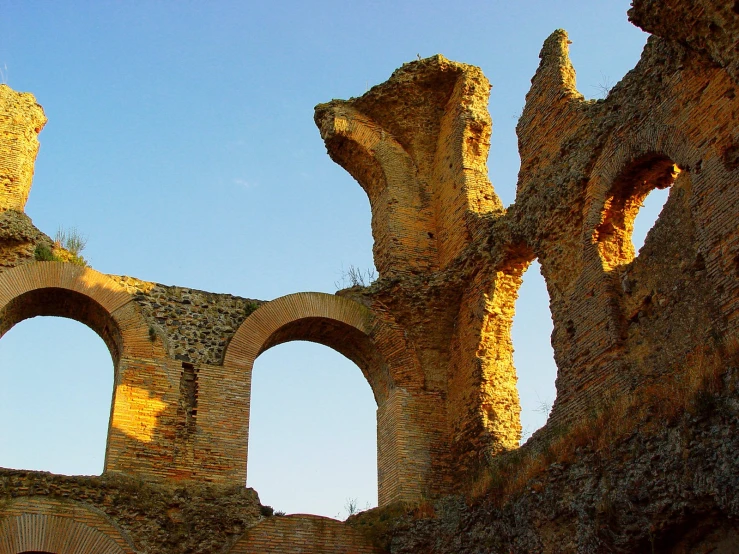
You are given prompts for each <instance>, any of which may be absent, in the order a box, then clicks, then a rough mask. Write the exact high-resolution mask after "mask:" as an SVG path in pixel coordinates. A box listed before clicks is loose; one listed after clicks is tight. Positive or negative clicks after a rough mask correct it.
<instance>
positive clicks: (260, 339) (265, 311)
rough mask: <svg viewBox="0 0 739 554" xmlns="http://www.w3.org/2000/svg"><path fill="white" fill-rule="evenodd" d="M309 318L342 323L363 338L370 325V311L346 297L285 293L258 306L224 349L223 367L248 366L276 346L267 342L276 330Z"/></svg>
mask: <svg viewBox="0 0 739 554" xmlns="http://www.w3.org/2000/svg"><path fill="white" fill-rule="evenodd" d="M311 318H320V319H325V320H331V321H335V322H337V323H343V324H344V325H347V326H348V327H351V328H353V329H355V330H357V331H359V332H360V333H362V334H363V335H366V336H369V335H370V333H371V332H372V328H373V326H374V325H373V323H374V321H373V320H374V316H373V315H372V312H370V311H369V310H368V309H367V308H365V307H364V306H362V305H361V304H359V303H357V302H355V301H353V300H349V299H348V298H342V297H340V296H334V295H332V294H326V293H322V292H298V293H295V294H289V295H287V296H282V297H280V298H277V299H275V300H272V301H271V302H268V303H266V304H262V305H261V306H260V307H259V309H258V310H256V311H255V312H254V313H253V314H251V315H250V316H249V317H248V318H247V319H246V321H244V323H243V324H242V325H241V327H239V329H238V330H237V331H236V333H235V334H234V336H233V338H232V339H231V342H230V343H229V345H228V348H227V349H226V354H225V359H224V362H225V365H227V366H230V365H236V366H242V367H243V366H247V367H251V365H252V364H253V363H254V360H255V359H256V358H257V356H259V354H261V353H262V352H264V351H265V350H267V349H268V348H270V347H272V346H275V345H277V344H279V342H274V343H270V342H269V341H270V338H271V337H272V336H273V335H274V334H275V333H276V332H277V331H278V330H280V329H281V328H283V327H285V326H286V325H288V324H290V323H294V322H296V321H298V320H301V319H303V320H304V319H311ZM283 342H284V341H283Z"/></svg>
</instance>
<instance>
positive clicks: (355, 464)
mask: <svg viewBox="0 0 739 554" xmlns="http://www.w3.org/2000/svg"><path fill="white" fill-rule="evenodd" d="M376 410H377V404H376V403H375V399H374V396H373V393H372V389H371V388H370V386H369V384H368V383H367V380H366V379H365V377H364V376H363V375H362V372H361V371H360V370H359V368H358V367H357V366H356V365H355V364H354V363H353V362H352V361H350V360H349V359H347V358H345V357H344V356H342V355H341V354H339V353H338V352H336V351H334V350H332V349H330V348H328V347H326V346H322V345H319V344H315V343H311V342H303V341H294V342H288V343H284V344H280V345H279V346H276V347H273V348H271V349H269V350H268V351H266V352H264V353H262V354H261V355H260V356H259V358H257V360H256V362H255V364H254V370H253V374H252V393H251V410H250V411H251V415H250V427H249V456H248V471H247V485H248V486H250V487H253V488H254V489H255V490H256V491H257V492H258V493H259V496H260V499H261V502H262V503H263V504H266V505H270V506H272V507H273V508H274V509H275V510H277V511H283V512H286V513H311V514H316V515H324V516H328V517H338V518H340V519H344V518H345V517H346V516H347V515H349V514H348V512H349V511H351V510H352V509H354V510H363V509H366V508H368V507H374V506H376V505H377V437H376V435H377V431H376V415H375V412H376Z"/></svg>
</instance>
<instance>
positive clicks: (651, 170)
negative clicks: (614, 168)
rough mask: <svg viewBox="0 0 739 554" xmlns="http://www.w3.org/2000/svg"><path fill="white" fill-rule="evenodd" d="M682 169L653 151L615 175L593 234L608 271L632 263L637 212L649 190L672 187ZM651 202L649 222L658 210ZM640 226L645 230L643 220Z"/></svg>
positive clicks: (638, 239)
mask: <svg viewBox="0 0 739 554" xmlns="http://www.w3.org/2000/svg"><path fill="white" fill-rule="evenodd" d="M680 171H681V169H680V168H679V167H678V166H677V165H675V163H674V162H673V161H672V160H670V159H669V158H667V157H665V156H662V155H657V154H651V155H647V156H643V157H641V158H639V159H637V160H635V161H634V162H632V163H631V164H629V166H628V167H627V168H626V169H625V170H624V171H622V172H621V173H620V174H619V176H618V177H617V178H616V180H615V181H614V183H613V186H612V187H611V190H610V192H609V194H608V196H607V197H606V201H605V204H604V207H603V213H602V215H601V223H600V224H599V225H598V226H597V227H596V229H595V234H594V238H595V241H596V242H597V244H598V250H599V251H600V255H601V259H602V261H603V266H604V268H605V269H606V270H609V271H610V270H612V269H614V268H615V267H618V266H621V265H624V264H627V263H630V262H631V261H632V260H633V259H634V258H635V257H636V245H635V242H634V241H633V240H632V238H633V234H634V231H635V220H636V216H637V214H638V213H639V211H640V209H641V208H642V206H643V205H644V203H645V200H646V198H647V196H649V193H650V192H652V191H653V190H665V189H667V188H669V187H670V186H671V185H672V184H673V183H674V182H675V180H676V179H677V177H678V175H679V174H680ZM654 203H656V204H658V203H659V195H657V197H655V199H654ZM652 204H653V202H651V201H650V202H649V210H648V214H646V215H645V216H644V219H645V223H646V224H647V225H648V224H649V222H648V220H650V219H651V216H652V215H653V212H654V211H655V210H656V207H654V206H653V205H652ZM663 204H664V202H663ZM660 209H661V208H660ZM640 219H641V218H640ZM656 219H657V216H654V221H656ZM640 227H641V228H642V229H643V227H644V224H641V221H640ZM649 229H651V225H650V226H649V227H648V228H647V231H646V232H644V231H643V230H640V232H639V237H638V238H637V241H641V243H642V244H643V240H644V238H642V236H641V234H642V233H643V236H644V237H646V234H647V232H648V230H649Z"/></svg>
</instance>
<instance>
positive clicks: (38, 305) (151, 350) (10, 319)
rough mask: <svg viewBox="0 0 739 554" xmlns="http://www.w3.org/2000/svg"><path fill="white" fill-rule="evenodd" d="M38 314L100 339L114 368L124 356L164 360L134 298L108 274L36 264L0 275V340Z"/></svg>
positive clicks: (41, 263) (69, 266)
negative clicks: (76, 323)
mask: <svg viewBox="0 0 739 554" xmlns="http://www.w3.org/2000/svg"><path fill="white" fill-rule="evenodd" d="M36 316H59V317H67V318H70V319H74V320H76V321H79V322H80V323H82V324H84V325H87V326H88V327H90V328H91V329H92V330H93V331H95V332H96V333H97V334H98V335H100V337H101V338H102V339H103V341H104V342H105V344H106V345H107V346H108V349H109V350H110V353H111V356H112V357H113V361H114V363H115V364H116V365H118V362H119V361H120V359H121V358H123V357H128V358H152V357H155V356H162V355H163V354H164V347H163V344H162V342H161V341H160V340H157V341H152V340H151V338H150V336H149V326H148V324H147V323H146V321H145V320H144V318H143V316H141V314H140V313H139V312H138V310H137V309H136V308H135V306H134V304H133V302H132V296H131V295H130V294H129V293H128V292H127V291H126V290H125V289H124V288H123V287H122V286H120V285H119V284H118V283H116V282H115V281H113V280H112V279H111V278H110V277H108V276H107V275H105V274H103V273H100V272H98V271H95V270H94V269H90V268H86V267H80V266H77V265H74V264H70V263H64V262H35V263H32V264H26V265H23V266H18V267H15V268H12V269H9V270H7V271H5V272H3V273H2V274H0V337H2V335H4V334H5V333H6V332H7V331H8V330H10V329H11V328H12V327H13V326H14V325H16V324H17V323H19V322H21V321H23V320H24V319H28V318H31V317H36Z"/></svg>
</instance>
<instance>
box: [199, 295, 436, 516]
mask: <svg viewBox="0 0 739 554" xmlns="http://www.w3.org/2000/svg"><path fill="white" fill-rule="evenodd" d="M373 309H375V310H377V311H376V312H374V311H371V310H370V309H369V308H367V307H365V306H363V305H362V304H359V303H358V302H355V301H353V300H350V299H348V298H344V297H340V296H334V295H330V294H325V293H316V292H303V293H297V294H291V295H288V296H283V297H282V298H277V299H276V300H273V301H271V302H268V303H266V304H262V305H261V306H260V307H259V309H258V310H256V311H255V312H254V313H253V314H251V315H250V316H249V317H248V318H247V319H246V320H245V321H244V322H243V323H242V324H241V326H240V327H239V329H238V330H237V331H236V333H235V334H234V336H233V338H232V339H231V342H230V343H229V345H228V346H227V348H226V353H225V356H224V363H223V369H224V373H223V377H224V378H220V379H218V381H217V382H215V381H214V382H212V383H211V382H210V381H207V382H206V381H205V380H203V381H202V382H201V386H202V387H203V388H204V389H205V388H207V387H212V388H213V389H216V388H217V389H218V390H219V398H220V399H221V400H220V401H219V409H220V420H219V421H220V422H221V423H220V426H221V427H224V428H227V429H229V430H230V431H231V433H234V432H235V433H236V436H237V440H238V441H239V442H241V446H238V445H234V448H233V452H234V455H235V457H238V458H239V459H240V460H243V464H244V465H243V466H242V467H244V470H246V465H247V464H246V461H247V451H248V437H249V405H250V400H249V397H250V394H251V372H252V368H253V365H254V361H255V360H256V358H257V357H258V356H259V354H261V353H262V352H264V351H265V350H267V349H268V348H271V347H273V346H275V345H277V344H281V343H283V342H287V341H290V340H309V341H313V342H318V343H320V344H324V345H326V346H328V347H330V348H333V349H335V350H337V351H338V352H340V353H342V354H344V355H345V356H347V357H348V358H349V359H351V360H352V361H354V362H355V363H356V364H357V365H358V366H359V367H360V369H362V372H363V373H364V375H365V377H366V379H367V381H368V382H369V384H370V387H371V389H372V392H373V394H374V396H375V400H376V402H377V467H378V497H379V503H380V505H381V506H384V505H387V504H390V503H392V502H395V501H401V500H402V501H411V500H416V499H418V498H419V497H420V496H421V495H422V494H423V492H424V491H426V490H429V487H431V486H432V485H433V483H431V480H432V471H433V469H434V468H433V467H432V458H434V459H435V456H436V457H438V456H439V454H438V452H444V449H443V447H442V446H441V445H440V439H439V437H437V435H439V434H441V429H443V428H444V425H443V411H444V409H443V402H442V401H441V399H440V397H439V395H438V393H434V392H429V391H424V390H422V389H423V385H424V374H423V371H422V370H421V366H420V364H419V361H418V358H417V357H416V355H415V352H414V350H413V348H412V347H411V345H409V344H408V343H407V341H406V339H405V336H404V334H403V331H402V330H401V329H400V328H399V327H398V326H397V324H395V322H394V321H393V320H392V317H391V316H390V315H389V314H387V313H385V312H384V310H383V308H382V307H381V306H380V307H378V306H373ZM224 407H225V408H224ZM243 478H244V479H246V471H244V473H243Z"/></svg>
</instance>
